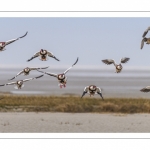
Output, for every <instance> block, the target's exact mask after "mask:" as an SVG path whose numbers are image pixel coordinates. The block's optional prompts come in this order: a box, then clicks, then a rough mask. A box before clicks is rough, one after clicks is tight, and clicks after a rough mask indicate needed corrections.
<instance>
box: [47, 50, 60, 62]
mask: <svg viewBox="0 0 150 150" xmlns="http://www.w3.org/2000/svg"><path fill="white" fill-rule="evenodd" d="M47 54H48V56H49V57H52V58H54V59H56V60H57V61H59V59H58V58H56V57H55V56H54V55H53V54H52V53H51V52H48V51H47Z"/></svg>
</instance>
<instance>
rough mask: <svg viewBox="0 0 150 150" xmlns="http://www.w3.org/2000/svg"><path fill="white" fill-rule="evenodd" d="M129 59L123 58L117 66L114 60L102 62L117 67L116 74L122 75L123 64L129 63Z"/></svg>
mask: <svg viewBox="0 0 150 150" xmlns="http://www.w3.org/2000/svg"><path fill="white" fill-rule="evenodd" d="M129 59H130V58H127V57H124V58H122V59H121V60H120V64H116V63H115V61H114V60H113V59H104V60H102V62H103V63H105V64H107V65H110V64H114V66H115V67H116V73H120V72H121V70H122V68H123V67H122V65H121V63H126V62H127V61H129Z"/></svg>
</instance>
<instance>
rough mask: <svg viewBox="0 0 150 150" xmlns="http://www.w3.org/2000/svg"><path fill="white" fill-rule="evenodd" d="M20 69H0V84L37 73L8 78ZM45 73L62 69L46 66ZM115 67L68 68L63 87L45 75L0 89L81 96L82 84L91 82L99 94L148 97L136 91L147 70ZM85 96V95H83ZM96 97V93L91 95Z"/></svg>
mask: <svg viewBox="0 0 150 150" xmlns="http://www.w3.org/2000/svg"><path fill="white" fill-rule="evenodd" d="M20 70H21V69H19V68H18V69H3V71H2V72H1V78H0V84H4V83H8V82H12V81H16V80H20V79H26V78H31V77H35V76H38V75H40V74H41V73H39V72H37V71H32V72H30V75H28V76H23V75H20V76H18V77H17V78H16V79H15V80H12V81H8V79H10V78H12V77H14V76H15V75H16V74H17V73H18V72H19V71H20ZM45 71H47V72H52V73H56V74H57V73H62V72H63V71H64V70H62V69H57V70H56V69H47V70H45ZM114 72H115V70H113V69H112V70H106V69H103V70H102V69H92V70H86V69H84V70H83V69H82V70H81V69H72V70H70V71H69V72H68V73H67V77H68V83H67V86H66V88H62V89H61V88H59V86H58V82H57V79H56V78H55V77H51V76H48V75H44V77H42V78H39V79H37V80H31V81H29V82H25V84H24V85H25V87H24V88H22V89H21V90H16V89H14V86H13V85H8V86H1V87H0V91H1V92H11V93H14V94H34V95H37V94H40V95H43V94H47V95H77V96H81V95H82V92H83V89H84V87H85V86H88V85H91V84H94V85H96V86H99V87H100V88H102V93H103V97H104V98H105V97H134V98H139V97H142V98H150V93H143V92H140V89H142V88H144V87H146V86H148V85H150V71H148V70H135V71H132V70H125V69H124V70H122V72H121V73H119V74H117V73H114ZM86 96H89V95H86ZM95 97H98V95H95Z"/></svg>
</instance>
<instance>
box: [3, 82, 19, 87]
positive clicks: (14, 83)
mask: <svg viewBox="0 0 150 150" xmlns="http://www.w3.org/2000/svg"><path fill="white" fill-rule="evenodd" d="M12 84H16V82H10V83H6V84H1V85H0V86H6V85H12Z"/></svg>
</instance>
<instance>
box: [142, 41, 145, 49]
mask: <svg viewBox="0 0 150 150" xmlns="http://www.w3.org/2000/svg"><path fill="white" fill-rule="evenodd" d="M144 41H145V39H143V40H142V41H141V49H142V48H143V46H144Z"/></svg>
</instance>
